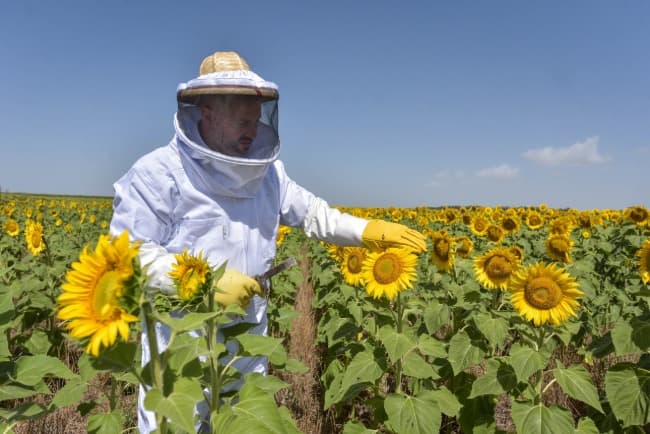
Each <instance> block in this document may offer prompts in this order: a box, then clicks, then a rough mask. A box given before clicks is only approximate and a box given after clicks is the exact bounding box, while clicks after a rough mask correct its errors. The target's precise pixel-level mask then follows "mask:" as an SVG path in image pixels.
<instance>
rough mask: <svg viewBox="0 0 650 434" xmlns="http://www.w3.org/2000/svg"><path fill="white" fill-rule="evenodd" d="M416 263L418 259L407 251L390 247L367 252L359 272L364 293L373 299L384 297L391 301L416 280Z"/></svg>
mask: <svg viewBox="0 0 650 434" xmlns="http://www.w3.org/2000/svg"><path fill="white" fill-rule="evenodd" d="M417 262H418V257H417V256H416V255H415V254H413V253H412V252H411V251H410V250H409V249H404V248H397V247H392V248H388V249H386V250H384V251H374V252H372V251H371V252H368V254H367V255H366V260H365V261H363V265H362V271H361V273H362V275H363V280H364V282H365V284H366V292H367V293H368V295H370V296H371V297H373V298H380V297H381V296H386V298H388V299H389V300H392V299H393V298H395V296H396V295H397V294H398V293H399V292H401V291H403V290H404V289H406V288H410V287H411V286H412V283H413V281H414V280H415V279H416V278H417V271H416V268H415V267H416V265H417Z"/></svg>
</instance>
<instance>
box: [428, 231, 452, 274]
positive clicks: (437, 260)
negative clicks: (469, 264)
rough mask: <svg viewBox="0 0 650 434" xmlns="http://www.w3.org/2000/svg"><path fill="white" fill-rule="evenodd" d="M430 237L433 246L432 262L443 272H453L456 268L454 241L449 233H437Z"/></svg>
mask: <svg viewBox="0 0 650 434" xmlns="http://www.w3.org/2000/svg"><path fill="white" fill-rule="evenodd" d="M429 237H430V239H431V244H432V245H433V250H432V252H431V262H433V263H434V264H435V265H436V267H438V269H439V270H440V271H442V272H447V271H449V270H451V268H452V267H453V266H454V249H453V243H454V241H453V239H452V238H451V237H450V236H449V235H448V234H447V231H435V232H432V233H431V234H430V235H429Z"/></svg>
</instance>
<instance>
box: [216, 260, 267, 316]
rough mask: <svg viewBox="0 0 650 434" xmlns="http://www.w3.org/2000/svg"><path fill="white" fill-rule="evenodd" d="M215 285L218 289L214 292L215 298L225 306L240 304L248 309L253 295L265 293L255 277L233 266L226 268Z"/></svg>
mask: <svg viewBox="0 0 650 434" xmlns="http://www.w3.org/2000/svg"><path fill="white" fill-rule="evenodd" d="M215 285H216V287H217V291H216V292H215V293H214V300H215V301H216V302H217V303H219V304H220V305H222V306H223V307H226V306H230V305H232V304H238V305H240V306H241V307H243V308H244V309H246V307H248V302H249V301H250V299H251V297H253V295H255V294H257V295H259V296H263V295H264V292H263V291H262V288H260V285H259V283H257V281H256V280H255V279H253V278H252V277H249V276H247V275H245V274H242V273H240V272H239V271H237V270H234V269H232V268H226V271H224V273H223V276H221V279H219V280H218V281H217V282H216V283H215Z"/></svg>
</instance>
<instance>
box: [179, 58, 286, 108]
mask: <svg viewBox="0 0 650 434" xmlns="http://www.w3.org/2000/svg"><path fill="white" fill-rule="evenodd" d="M229 72H232V73H230V74H229ZM190 83H192V84H191V85H190V86H186V87H184V88H182V89H181V88H179V90H178V93H177V97H178V99H179V101H183V102H192V101H196V97H197V96H200V95H214V94H222V95H255V96H260V97H263V98H264V99H269V100H272V99H277V98H278V90H277V88H274V87H275V85H273V84H272V83H269V84H271V85H272V86H273V87H272V86H269V87H266V86H264V84H265V83H268V82H265V81H264V80H263V79H262V78H261V77H259V76H258V75H257V74H255V73H254V72H253V71H251V69H250V67H249V66H248V62H246V60H245V59H244V58H243V57H241V56H240V55H239V54H237V53H236V52H234V51H217V52H215V53H213V54H211V55H209V56H207V57H205V58H204V59H203V61H202V62H201V66H200V67H199V78H197V79H195V80H192V81H191V82H189V83H188V84H190Z"/></svg>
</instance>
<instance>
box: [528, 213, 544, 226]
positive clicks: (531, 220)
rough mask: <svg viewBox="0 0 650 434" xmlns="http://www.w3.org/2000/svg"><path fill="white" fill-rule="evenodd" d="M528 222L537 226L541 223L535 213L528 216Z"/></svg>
mask: <svg viewBox="0 0 650 434" xmlns="http://www.w3.org/2000/svg"><path fill="white" fill-rule="evenodd" d="M528 224H530V225H531V226H539V225H541V224H542V219H541V218H540V217H539V216H538V215H537V214H533V215H531V216H530V217H529V218H528Z"/></svg>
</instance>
